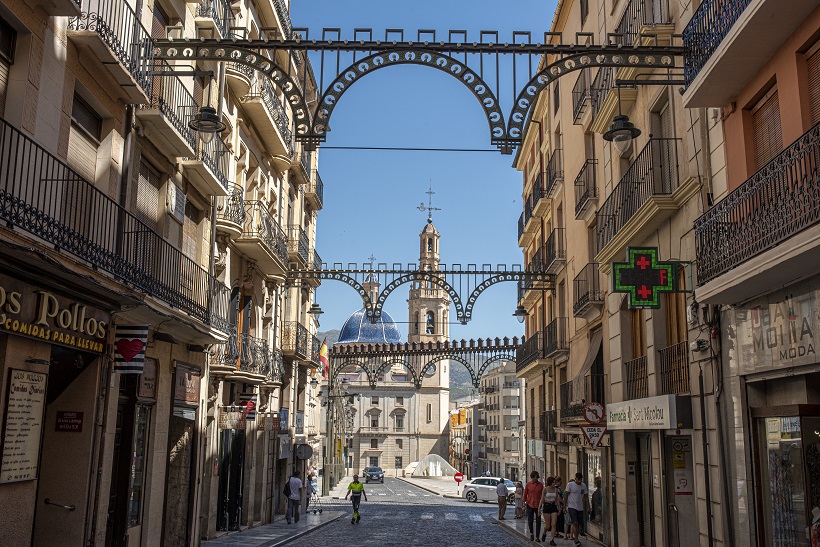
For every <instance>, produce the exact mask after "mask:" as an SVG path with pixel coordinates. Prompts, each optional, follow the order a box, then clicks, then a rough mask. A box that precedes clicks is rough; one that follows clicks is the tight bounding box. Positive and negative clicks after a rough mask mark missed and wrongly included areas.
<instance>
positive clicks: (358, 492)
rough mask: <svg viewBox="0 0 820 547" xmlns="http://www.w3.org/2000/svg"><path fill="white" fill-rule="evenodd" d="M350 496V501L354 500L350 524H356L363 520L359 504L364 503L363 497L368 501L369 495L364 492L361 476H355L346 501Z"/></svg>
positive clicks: (349, 486)
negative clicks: (360, 480)
mask: <svg viewBox="0 0 820 547" xmlns="http://www.w3.org/2000/svg"><path fill="white" fill-rule="evenodd" d="M351 494H352V496H351ZM348 496H351V497H350V499H351V500H353V518H352V519H350V524H356V523H357V522H359V521H360V520H362V516H361V515H360V514H359V504H360V503H361V502H362V496H364V501H367V493H366V492H365V491H364V484H362V483H361V482H359V475H353V482H351V483H350V484H349V485H347V494H345V499H347V497H348Z"/></svg>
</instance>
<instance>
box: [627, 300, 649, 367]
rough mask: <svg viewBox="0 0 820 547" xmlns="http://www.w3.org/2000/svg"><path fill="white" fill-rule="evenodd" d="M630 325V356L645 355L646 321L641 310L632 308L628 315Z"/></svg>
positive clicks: (634, 357) (635, 357)
mask: <svg viewBox="0 0 820 547" xmlns="http://www.w3.org/2000/svg"><path fill="white" fill-rule="evenodd" d="M630 320H631V323H632V324H631V326H632V358H633V359H637V358H638V357H643V356H644V355H646V321H645V320H644V315H643V310H642V309H634V310H632V312H631V316H630Z"/></svg>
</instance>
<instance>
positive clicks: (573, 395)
mask: <svg viewBox="0 0 820 547" xmlns="http://www.w3.org/2000/svg"><path fill="white" fill-rule="evenodd" d="M607 387H608V386H607V380H606V374H586V375H584V376H581V377H578V378H574V379H573V380H570V381H569V382H565V383H563V384H561V386H560V392H561V393H560V394H561V418H564V419H569V418H580V417H581V416H583V413H584V404H587V403H601V404H602V405H605V404H606V390H607Z"/></svg>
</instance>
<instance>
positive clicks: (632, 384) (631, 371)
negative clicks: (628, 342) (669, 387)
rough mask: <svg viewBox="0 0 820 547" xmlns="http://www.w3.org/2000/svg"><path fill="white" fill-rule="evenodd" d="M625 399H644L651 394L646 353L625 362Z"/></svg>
mask: <svg viewBox="0 0 820 547" xmlns="http://www.w3.org/2000/svg"><path fill="white" fill-rule="evenodd" d="M624 378H625V384H626V385H625V386H624V399H625V400H627V401H631V400H633V399H643V398H644V397H648V396H649V381H648V376H647V371H646V355H644V356H641V357H638V358H636V359H632V360H631V361H626V362H624Z"/></svg>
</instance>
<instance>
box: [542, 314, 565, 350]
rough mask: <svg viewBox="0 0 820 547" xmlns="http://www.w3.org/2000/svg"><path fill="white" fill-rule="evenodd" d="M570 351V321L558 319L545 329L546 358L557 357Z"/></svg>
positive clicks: (562, 318)
mask: <svg viewBox="0 0 820 547" xmlns="http://www.w3.org/2000/svg"><path fill="white" fill-rule="evenodd" d="M567 351H569V321H568V320H567V318H566V317H556V318H555V319H553V320H552V322H551V323H550V324H549V325H547V326H546V327H545V328H544V357H548V358H549V357H556V356H557V355H559V354H560V353H565V352H567Z"/></svg>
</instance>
